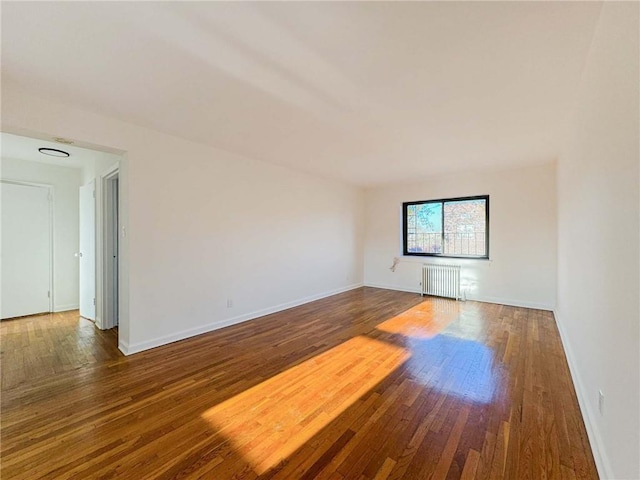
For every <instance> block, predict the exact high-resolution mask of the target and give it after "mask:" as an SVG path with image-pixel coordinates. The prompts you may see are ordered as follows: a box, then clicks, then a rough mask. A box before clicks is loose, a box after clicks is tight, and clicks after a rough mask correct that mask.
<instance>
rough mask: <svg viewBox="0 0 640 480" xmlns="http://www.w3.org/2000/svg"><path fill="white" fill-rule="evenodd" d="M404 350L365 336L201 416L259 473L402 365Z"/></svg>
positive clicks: (299, 445)
mask: <svg viewBox="0 0 640 480" xmlns="http://www.w3.org/2000/svg"><path fill="white" fill-rule="evenodd" d="M409 357H410V353H409V351H408V350H406V349H405V348H402V347H400V346H396V345H393V344H391V343H387V342H384V341H379V340H374V339H372V338H369V337H365V336H357V337H353V338H351V339H349V340H347V341H346V342H344V343H342V344H340V345H338V346H336V347H334V348H332V349H331V350H329V351H327V352H324V353H322V354H320V355H318V356H315V357H313V358H311V359H309V360H307V361H305V362H303V363H301V364H299V365H296V366H294V367H292V368H290V369H288V370H286V371H284V372H282V373H280V374H278V375H276V376H274V377H271V378H269V379H268V380H265V381H264V382H262V383H260V384H258V385H256V386H254V387H252V388H250V389H248V390H246V391H244V392H242V393H240V394H239V395H236V396H235V397H233V398H230V399H228V400H226V401H224V402H222V403H220V404H218V405H216V406H215V407H212V408H210V409H208V410H206V411H205V412H204V413H203V414H202V418H203V419H204V420H206V421H207V422H209V424H210V425H211V426H212V427H213V428H214V429H215V430H216V431H218V432H220V433H222V434H223V435H225V436H226V437H227V438H229V439H230V441H231V442H232V444H233V447H234V449H235V450H236V451H237V452H238V453H240V454H241V455H242V456H243V457H244V458H245V459H246V460H247V461H248V462H250V463H251V465H252V467H253V469H254V470H255V472H256V473H257V474H259V475H260V474H263V473H265V472H266V471H268V470H269V469H270V468H272V467H273V466H275V465H277V464H278V463H279V462H280V461H281V460H283V459H285V458H287V457H288V456H290V455H291V454H293V453H294V452H295V451H296V450H297V449H298V448H300V447H301V446H302V445H304V444H305V443H306V442H307V441H309V440H310V439H311V438H313V436H314V435H316V434H317V433H318V432H319V431H320V430H322V429H323V428H324V427H326V426H327V425H328V424H329V423H331V421H332V420H334V419H335V418H337V417H338V416H340V414H342V413H343V412H344V411H345V410H347V409H348V408H349V406H351V405H352V404H353V403H354V402H356V401H357V400H358V399H359V398H360V397H362V396H363V395H364V394H366V393H367V392H368V391H369V390H371V389H372V388H374V387H375V386H376V385H377V384H378V383H379V382H380V381H382V380H383V379H384V378H385V377H386V376H387V375H389V374H390V373H391V372H392V371H393V370H395V369H396V368H398V367H399V366H400V365H402V364H403V363H404V362H405V361H406V360H407V359H408V358H409Z"/></svg>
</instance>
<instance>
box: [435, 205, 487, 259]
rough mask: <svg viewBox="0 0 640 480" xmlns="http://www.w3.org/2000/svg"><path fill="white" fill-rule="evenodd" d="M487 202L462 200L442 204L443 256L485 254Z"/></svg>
mask: <svg viewBox="0 0 640 480" xmlns="http://www.w3.org/2000/svg"><path fill="white" fill-rule="evenodd" d="M486 208H487V202H486V200H484V199H481V200H462V201H459V202H445V204H444V254H445V255H462V256H464V255H473V256H476V255H479V256H484V255H486V254H487V245H486V238H487V235H486Z"/></svg>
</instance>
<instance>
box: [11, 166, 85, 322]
mask: <svg viewBox="0 0 640 480" xmlns="http://www.w3.org/2000/svg"><path fill="white" fill-rule="evenodd" d="M2 178H3V179H7V180H20V181H24V182H33V183H43V184H48V185H53V197H54V199H53V202H54V218H53V222H54V229H55V235H54V239H53V309H54V311H56V312H59V311H63V310H72V309H76V308H78V289H79V284H78V259H77V258H76V257H75V254H76V252H78V248H79V247H78V187H79V186H80V180H81V174H80V169H78V168H68V167H60V166H57V165H47V164H44V163H39V162H28V161H25V160H14V159H10V158H3V159H2Z"/></svg>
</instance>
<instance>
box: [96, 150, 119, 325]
mask: <svg viewBox="0 0 640 480" xmlns="http://www.w3.org/2000/svg"><path fill="white" fill-rule="evenodd" d="M119 175H120V162H117V163H115V164H113V165H112V166H111V167H109V168H108V169H107V170H105V171H104V172H102V173H100V174H99V175H98V178H97V179H96V180H97V181H96V210H97V212H96V213H97V214H96V227H97V232H96V233H97V234H96V325H97V326H98V328H100V329H101V330H108V329H110V328H113V327H115V326H116V325H115V321H114V317H113V315H110V313H111V308H110V307H111V305H109V302H108V299H109V298H110V295H109V291H108V289H109V282H110V281H111V280H112V279H110V278H109V270H108V269H107V268H106V265H107V263H106V262H108V261H109V252H108V251H107V249H108V246H109V243H108V242H107V235H109V233H110V232H112V230H111V229H110V228H109V222H110V221H111V220H112V217H111V213H110V212H109V206H110V203H109V199H110V192H109V188H110V186H111V182H112V181H113V180H114V179H116V178H118V179H119ZM120 209H121V196H120V194H118V211H120ZM118 222H120V219H118ZM116 234H117V235H118V234H119V231H117V232H116ZM117 263H118V273H117V274H118V279H117V280H118V282H117V284H118V317H120V310H121V309H120V295H119V294H120V285H121V270H122V268H121V267H122V264H121V260H120V254H118V257H117Z"/></svg>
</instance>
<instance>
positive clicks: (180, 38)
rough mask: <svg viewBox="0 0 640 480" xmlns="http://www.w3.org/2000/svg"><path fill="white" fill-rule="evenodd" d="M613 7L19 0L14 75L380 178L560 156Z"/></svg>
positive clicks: (191, 131)
mask: <svg viewBox="0 0 640 480" xmlns="http://www.w3.org/2000/svg"><path fill="white" fill-rule="evenodd" d="M600 7H601V5H600V3H593V2H469V3H466V2H423V3H420V2H417V3H413V2H400V3H396V2H388V3H387V2H372V3H362V2H345V3H338V2H331V3H321V2H310V3H294V2H273V3H270V2H264V3H261V2H256V3H253V2H251V3H239V2H210V3H209V2H206V3H205V2H186V3H182V2H24V3H19V2H15V3H14V2H3V4H2V80H3V82H4V83H5V84H6V85H9V86H11V85H19V86H20V88H22V89H24V90H27V91H31V92H32V93H34V94H37V95H39V96H41V97H44V98H48V99H52V100H55V101H59V102H63V103H69V104H71V105H74V106H77V107H81V108H85V109H88V110H91V111H95V112H98V113H102V114H105V115H110V116H114V117H117V118H120V119H124V120H126V121H129V122H133V123H137V124H139V125H143V126H147V127H151V128H154V129H157V130H160V131H164V132H168V133H172V134H175V135H179V136H181V137H184V138H188V139H191V140H195V141H199V142H202V143H206V144H209V145H212V146H216V147H219V148H223V149H226V150H229V151H233V152H236V153H240V154H244V155H246V156H249V157H253V158H257V159H262V160H265V161H268V162H272V163H277V164H281V165H287V166H290V167H292V168H296V169H299V170H303V171H307V172H310V173H314V174H318V175H323V176H328V177H333V178H338V179H341V180H344V181H347V182H350V183H355V184H359V185H373V184H380V183H387V182H393V181H403V180H407V179H410V178H415V177H421V176H428V175H433V174H439V173H445V172H454V171H460V170H468V169H472V170H477V169H485V168H503V167H510V166H517V165H525V164H531V163H539V162H543V161H549V160H553V159H554V158H555V157H556V156H557V154H558V151H559V144H560V142H559V140H560V131H561V129H562V126H563V122H564V120H565V119H566V117H567V114H568V111H569V109H570V106H571V103H572V99H573V92H574V90H575V88H576V86H577V84H578V82H579V78H580V74H581V71H582V67H583V65H584V63H585V59H586V56H587V52H588V49H589V45H590V41H591V38H592V36H593V31H594V28H595V24H596V22H597V19H598V15H599V12H600Z"/></svg>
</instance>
